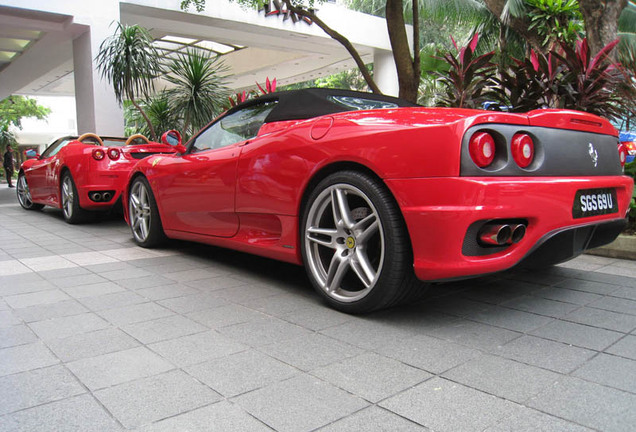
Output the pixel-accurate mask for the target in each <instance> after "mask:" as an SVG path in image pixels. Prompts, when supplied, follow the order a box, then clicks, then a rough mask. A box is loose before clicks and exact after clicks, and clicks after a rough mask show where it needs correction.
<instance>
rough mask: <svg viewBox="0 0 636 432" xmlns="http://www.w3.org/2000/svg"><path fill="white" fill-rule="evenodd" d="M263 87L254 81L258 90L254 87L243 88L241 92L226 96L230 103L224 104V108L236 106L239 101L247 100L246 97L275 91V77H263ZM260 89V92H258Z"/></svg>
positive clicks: (251, 97)
mask: <svg viewBox="0 0 636 432" xmlns="http://www.w3.org/2000/svg"><path fill="white" fill-rule="evenodd" d="M264 86H265V87H264V88H263V87H262V86H261V85H260V84H259V83H258V82H257V83H256V87H258V90H256V89H251V90H249V91H247V90H243V91H242V92H239V93H236V94H234V95H232V96H230V97H228V101H229V103H230V105H229V106H226V108H228V109H229V108H231V107H233V106H236V105H238V104H240V103H243V102H245V101H247V100H248V99H253V98H257V97H259V96H261V95H266V94H268V93H274V92H275V91H276V78H274V79H273V80H272V81H270V80H269V77H266V78H265V84H264ZM259 90H260V93H259Z"/></svg>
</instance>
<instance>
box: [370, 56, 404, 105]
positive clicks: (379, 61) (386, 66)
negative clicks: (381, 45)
mask: <svg viewBox="0 0 636 432" xmlns="http://www.w3.org/2000/svg"><path fill="white" fill-rule="evenodd" d="M373 78H374V79H375V83H376V84H377V85H378V87H379V88H380V90H381V91H382V93H384V94H385V95H387V96H397V95H398V94H399V93H400V86H399V84H398V77H397V69H396V68H395V62H394V61H393V53H392V52H391V51H386V50H380V49H375V50H374V51H373Z"/></svg>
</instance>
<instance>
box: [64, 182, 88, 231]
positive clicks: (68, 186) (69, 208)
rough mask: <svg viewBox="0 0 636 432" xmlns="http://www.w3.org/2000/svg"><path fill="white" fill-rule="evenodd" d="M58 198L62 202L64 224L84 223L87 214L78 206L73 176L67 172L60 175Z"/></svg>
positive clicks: (77, 195)
mask: <svg viewBox="0 0 636 432" xmlns="http://www.w3.org/2000/svg"><path fill="white" fill-rule="evenodd" d="M60 197H61V201H62V202H61V205H62V215H63V216H64V220H65V221H66V223H69V224H72V225H75V224H79V223H82V222H84V221H86V218H87V217H88V212H87V211H86V210H84V209H83V208H81V207H80V205H79V194H78V193H77V187H75V182H74V181H73V176H71V173H70V172H68V171H67V172H65V173H64V175H62V182H61V184H60Z"/></svg>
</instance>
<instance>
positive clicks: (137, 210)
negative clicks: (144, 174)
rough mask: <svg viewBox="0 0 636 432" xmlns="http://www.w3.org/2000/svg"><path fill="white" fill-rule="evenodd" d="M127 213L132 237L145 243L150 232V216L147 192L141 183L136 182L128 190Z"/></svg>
mask: <svg viewBox="0 0 636 432" xmlns="http://www.w3.org/2000/svg"><path fill="white" fill-rule="evenodd" d="M128 211H129V215H130V227H131V229H132V233H133V236H134V237H135V239H136V240H137V241H139V242H144V241H146V240H147V239H148V234H149V232H150V230H149V227H150V217H151V215H150V203H149V201H148V190H147V189H146V185H145V184H144V183H143V182H136V183H135V184H134V185H133V187H132V189H131V190H130V200H129V205H128Z"/></svg>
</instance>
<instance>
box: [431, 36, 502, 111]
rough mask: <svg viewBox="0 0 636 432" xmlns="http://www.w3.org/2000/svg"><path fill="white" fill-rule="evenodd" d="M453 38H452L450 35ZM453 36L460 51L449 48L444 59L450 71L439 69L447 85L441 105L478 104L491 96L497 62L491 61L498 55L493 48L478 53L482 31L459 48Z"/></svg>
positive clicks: (478, 105)
mask: <svg viewBox="0 0 636 432" xmlns="http://www.w3.org/2000/svg"><path fill="white" fill-rule="evenodd" d="M451 39H452V38H451ZM452 40H453V45H454V46H455V50H456V51H457V53H456V54H455V53H453V52H450V51H448V52H446V53H444V54H443V55H442V59H443V60H444V61H446V63H448V64H449V65H450V68H449V69H448V72H444V73H438V75H439V77H440V78H439V81H440V82H441V83H442V85H444V86H446V92H445V95H444V96H443V97H442V100H441V102H440V105H442V106H448V107H455V108H478V107H480V106H481V104H482V103H483V102H486V101H488V100H491V99H492V97H491V96H490V94H489V90H490V88H491V87H492V86H493V85H494V84H495V83H496V81H495V80H494V78H495V69H496V67H495V65H494V64H493V63H492V62H491V60H492V57H493V56H494V55H495V53H494V51H491V52H489V53H486V54H482V55H480V56H475V49H476V48H477V44H478V43H479V34H477V33H475V35H474V36H473V37H472V39H471V40H470V42H469V43H468V45H466V46H465V47H461V48H459V47H458V46H457V43H456V42H455V40H454V39H452Z"/></svg>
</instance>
